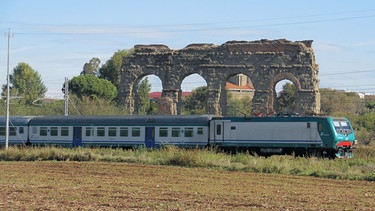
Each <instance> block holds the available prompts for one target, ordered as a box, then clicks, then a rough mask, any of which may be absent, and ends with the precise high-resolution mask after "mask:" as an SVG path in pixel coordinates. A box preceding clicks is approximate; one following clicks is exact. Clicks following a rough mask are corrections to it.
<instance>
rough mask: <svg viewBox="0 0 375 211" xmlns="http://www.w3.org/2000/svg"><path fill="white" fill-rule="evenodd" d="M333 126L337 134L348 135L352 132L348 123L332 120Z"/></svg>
mask: <svg viewBox="0 0 375 211" xmlns="http://www.w3.org/2000/svg"><path fill="white" fill-rule="evenodd" d="M333 125H334V126H335V130H336V132H337V133H341V134H345V135H348V134H350V133H352V132H353V131H352V129H351V128H350V124H349V122H348V121H345V120H333Z"/></svg>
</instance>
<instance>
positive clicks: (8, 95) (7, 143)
mask: <svg viewBox="0 0 375 211" xmlns="http://www.w3.org/2000/svg"><path fill="white" fill-rule="evenodd" d="M10 36H11V33H10V29H9V31H8V59H7V104H6V107H7V108H6V123H5V149H8V148H9V101H10V91H9V79H10V77H9V61H10V60H9V51H10Z"/></svg>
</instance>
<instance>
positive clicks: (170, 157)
mask: <svg viewBox="0 0 375 211" xmlns="http://www.w3.org/2000/svg"><path fill="white" fill-rule="evenodd" d="M0 160H1V161H85V162H89V161H94V162H125V163H138V164H151V165H176V166H185V167H203V168H214V169H222V170H229V171H241V172H259V173H271V174H287V175H300V176H313V177H322V178H331V179H350V180H367V181H375V149H374V148H372V147H360V148H358V149H357V150H356V157H355V158H353V159H335V160H329V159H318V158H304V157H295V156H271V157H269V158H265V157H261V156H252V155H249V154H248V153H238V154H235V155H229V154H226V153H221V152H217V151H216V150H202V149H190V150H187V149H179V148H176V147H166V148H163V149H160V150H152V149H146V148H140V149H133V150H123V149H117V148H114V149H112V148H94V149H90V148H54V147H41V148H38V147H34V148H13V147H11V148H10V149H8V150H3V151H0Z"/></svg>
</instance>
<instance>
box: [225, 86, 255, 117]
mask: <svg viewBox="0 0 375 211" xmlns="http://www.w3.org/2000/svg"><path fill="white" fill-rule="evenodd" d="M227 109H228V110H227V115H228V116H244V115H251V113H252V98H251V97H250V96H244V97H242V98H235V97H233V95H232V94H231V93H230V92H228V91H227Z"/></svg>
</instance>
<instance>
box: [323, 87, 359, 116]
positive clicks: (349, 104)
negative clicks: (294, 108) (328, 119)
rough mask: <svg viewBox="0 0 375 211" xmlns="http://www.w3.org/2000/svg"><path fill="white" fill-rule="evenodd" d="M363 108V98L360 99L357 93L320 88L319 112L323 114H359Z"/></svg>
mask: <svg viewBox="0 0 375 211" xmlns="http://www.w3.org/2000/svg"><path fill="white" fill-rule="evenodd" d="M364 108H365V100H364V99H360V97H359V95H358V94H357V93H354V92H343V91H338V90H334V89H320V112H321V113H323V114H327V115H337V114H344V113H352V114H354V113H358V114H359V113H361V112H362V111H363V109H364Z"/></svg>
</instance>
